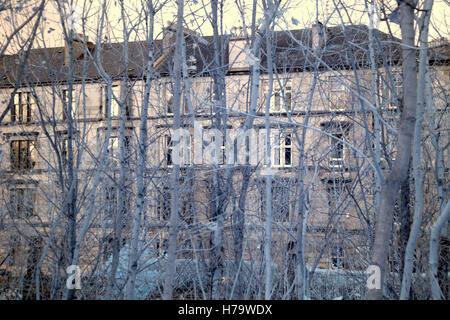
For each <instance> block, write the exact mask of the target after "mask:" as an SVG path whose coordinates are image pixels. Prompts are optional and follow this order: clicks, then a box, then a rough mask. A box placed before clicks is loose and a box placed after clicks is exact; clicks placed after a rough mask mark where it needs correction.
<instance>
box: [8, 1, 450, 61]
mask: <svg viewBox="0 0 450 320" xmlns="http://www.w3.org/2000/svg"><path fill="white" fill-rule="evenodd" d="M15 1H19V0H15ZM29 1H30V4H29V7H28V8H24V9H23V10H22V11H21V12H20V13H18V14H17V15H16V16H15V17H11V13H10V12H2V13H1V14H0V18H1V19H2V30H1V31H0V39H1V41H2V43H3V41H4V38H5V35H6V34H8V32H11V28H12V27H11V24H13V23H16V24H17V23H18V22H20V21H23V19H24V17H25V16H27V14H30V12H32V9H31V7H33V6H34V5H33V4H32V3H33V2H35V3H38V2H40V0H29ZM162 1H164V0H154V2H155V3H161V2H162ZM22 2H23V1H22ZM55 2H56V1H51V2H49V4H48V5H47V7H46V11H45V14H44V16H45V22H44V23H43V25H42V28H40V33H39V41H38V42H37V43H36V45H35V46H37V47H39V46H42V45H43V43H45V45H46V46H48V47H50V46H62V45H63V37H62V29H61V23H60V17H59V16H58V14H57V10H56V4H55ZM64 2H70V0H69V1H67V0H66V1H64ZM145 2H146V1H145V0H126V1H125V5H126V8H127V9H126V12H127V15H128V17H127V20H128V22H129V23H128V25H129V26H133V27H134V28H135V29H136V30H137V32H135V33H133V36H132V38H131V39H132V40H136V39H140V40H143V39H145V37H144V35H143V32H142V30H143V29H142V28H143V27H144V25H145V24H144V23H142V21H141V22H140V23H136V22H137V21H138V20H139V17H140V16H141V17H142V16H143V11H142V7H143V5H142V3H145ZM166 2H167V3H166V4H165V6H163V8H162V10H160V11H159V12H158V13H157V15H156V17H155V34H160V32H161V30H162V26H163V25H167V23H168V22H170V21H172V20H173V18H174V14H175V13H176V1H175V0H166ZM236 2H238V3H240V4H241V5H242V9H243V11H244V17H242V15H241V14H240V11H239V9H238V6H237V5H236ZM252 2H253V0H225V1H224V8H223V11H224V20H223V25H224V31H225V32H226V33H227V32H229V31H230V29H231V28H232V27H235V26H242V25H243V24H244V21H245V24H246V25H250V24H251V6H252ZM259 2H261V1H259ZM336 2H339V1H338V0H336ZM341 2H343V3H345V7H346V10H340V11H339V12H340V13H341V15H342V16H343V17H342V19H343V21H344V23H349V20H350V19H351V21H352V22H353V23H355V24H358V23H362V24H368V22H369V17H368V14H367V12H366V11H365V5H364V3H365V2H364V0H342V1H341ZM102 3H103V0H92V1H87V0H73V8H74V14H72V15H70V13H69V12H67V15H68V16H70V17H71V18H69V19H68V21H69V22H72V23H73V25H74V28H75V30H76V31H77V32H81V24H82V21H83V19H84V21H86V33H87V35H88V36H89V38H90V39H91V40H94V41H95V40H96V39H97V35H96V34H97V28H98V21H99V12H100V8H101V5H102ZM282 3H283V4H284V7H283V9H282V10H281V14H280V15H279V17H278V18H277V20H276V22H277V23H276V29H286V28H289V29H298V28H307V27H310V26H311V24H312V23H314V21H315V19H316V13H317V12H318V18H319V20H320V21H321V22H327V25H328V26H335V25H340V24H341V18H340V16H339V14H338V11H337V10H335V7H334V4H333V1H327V0H318V1H317V6H318V11H317V10H316V1H315V0H285V1H283V2H282ZM385 3H387V6H388V8H387V9H386V12H387V13H388V14H389V13H390V12H391V11H392V10H393V9H394V8H395V7H396V1H395V0H387V1H386V2H385ZM155 6H156V5H155ZM107 7H108V10H107V14H108V17H107V19H108V23H107V24H106V25H105V31H107V32H108V33H110V34H111V35H112V36H111V37H110V38H111V39H112V41H113V42H119V41H121V40H122V20H121V19H120V9H119V5H118V1H117V0H107ZM209 10H210V3H209V0H186V5H185V21H186V23H187V25H188V27H189V28H190V29H191V30H195V31H197V32H200V33H202V34H204V35H210V34H211V33H212V28H211V24H210V22H209V21H208V11H209ZM262 10H263V9H262V8H261V7H258V12H259V14H260V15H259V17H261V12H262ZM376 12H377V13H378V14H376V15H375V27H376V28H378V29H380V30H382V31H387V28H386V23H385V22H383V21H380V18H381V14H380V10H376ZM449 15H450V5H449V2H448V0H435V1H434V6H433V15H432V26H431V28H430V39H433V38H438V37H447V38H448V37H449V26H448V25H447V24H446V21H447V20H448V19H447V17H449ZM349 17H350V18H349ZM391 28H392V30H393V32H394V33H395V35H396V36H399V35H400V33H399V28H398V26H397V25H395V24H392V23H391ZM25 39H26V37H25V36H24V37H23V40H25ZM17 50H18V46H17V45H16V46H14V45H13V46H11V49H10V50H8V52H9V53H12V52H17Z"/></svg>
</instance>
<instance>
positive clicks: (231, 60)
mask: <svg viewBox="0 0 450 320" xmlns="http://www.w3.org/2000/svg"><path fill="white" fill-rule="evenodd" d="M374 36H375V38H376V39H377V41H378V42H377V45H375V47H374V52H375V53H374V58H373V59H374V62H375V66H374V67H373V69H371V60H370V54H369V51H370V50H369V29H368V28H367V27H366V26H362V25H356V26H346V27H345V28H343V27H339V26H338V27H326V26H323V25H320V24H318V25H314V26H312V27H311V28H308V29H302V30H290V31H276V32H275V33H274V34H273V37H271V38H270V39H269V41H270V43H271V46H272V51H271V55H272V59H270V58H269V57H268V52H269V49H270V48H268V43H269V42H265V41H263V46H262V50H261V55H260V56H259V57H254V56H253V55H252V54H251V51H250V49H249V41H250V39H249V38H247V37H245V36H244V35H243V34H235V35H230V36H223V37H222V38H221V39H220V40H221V43H222V44H223V50H222V51H221V52H220V53H219V58H220V61H221V63H220V64H219V68H218V70H217V69H214V66H215V64H214V54H213V50H212V49H211V48H213V41H214V39H213V37H202V36H199V35H196V34H194V33H192V32H189V31H188V30H186V33H185V41H186V60H185V63H186V67H187V70H188V73H189V77H188V80H187V81H188V83H189V84H190V90H189V94H188V96H186V92H187V90H186V86H185V84H186V83H184V84H183V99H182V102H181V121H182V125H181V126H182V128H183V133H184V136H183V139H182V142H183V143H180V145H179V146H180V147H181V148H180V149H177V145H176V144H175V143H174V142H173V141H172V140H173V134H174V132H173V82H172V81H171V79H172V78H171V74H172V72H173V70H172V67H171V62H172V53H173V50H171V48H173V46H174V39H173V33H172V34H171V31H170V30H169V29H168V30H166V33H165V38H164V39H163V40H156V41H155V46H154V48H155V53H154V57H155V58H156V59H155V60H156V61H155V64H154V67H155V68H154V78H155V79H154V80H153V81H152V88H151V93H150V97H149V114H148V120H147V123H148V131H149V133H148V157H147V160H148V161H147V172H146V183H147V184H148V186H147V202H146V207H145V216H144V221H143V230H144V233H145V239H146V240H147V243H148V244H149V247H151V248H152V249H154V250H155V255H158V254H161V253H163V252H164V250H165V246H166V239H167V230H168V218H169V215H170V203H171V202H170V201H171V199H170V194H171V193H170V188H171V184H170V181H171V180H170V179H169V177H170V175H171V168H172V165H173V162H174V161H175V160H174V159H175V156H176V155H175V152H178V151H179V152H180V158H181V172H182V178H181V181H180V186H181V188H180V190H181V193H180V228H179V239H180V240H179V256H180V258H186V259H192V257H193V256H194V255H193V252H195V253H196V254H197V253H198V252H200V251H202V249H201V248H210V246H211V241H212V240H211V232H212V230H214V227H215V226H217V217H216V210H217V208H220V207H221V203H219V202H220V201H223V199H219V200H216V199H213V198H212V196H211V195H215V194H220V192H219V193H217V190H213V189H214V188H219V189H220V190H222V191H223V190H225V186H227V185H228V184H230V183H231V185H232V186H234V187H233V188H232V191H231V190H229V191H230V192H229V195H228V196H227V197H226V206H224V218H223V219H224V221H223V225H224V233H223V235H224V236H223V240H224V241H223V247H224V249H223V252H222V254H223V257H221V259H222V260H225V261H229V260H230V261H231V260H233V259H234V257H233V252H234V251H233V250H234V249H235V247H236V245H242V246H243V250H244V255H245V260H246V261H255V259H258V258H257V257H259V258H261V256H262V255H263V254H262V250H263V248H264V245H263V243H264V234H265V232H264V224H265V216H266V208H267V206H266V199H265V192H266V187H265V181H266V179H267V172H266V171H265V170H266V169H267V163H268V161H267V160H268V159H267V157H266V156H265V145H266V140H265V139H266V127H265V115H266V112H265V110H266V106H267V108H268V109H269V113H270V114H269V118H270V132H271V135H270V140H271V161H270V162H271V166H272V169H273V172H274V175H273V182H272V214H273V240H274V241H273V248H272V253H273V258H274V262H275V263H277V264H279V265H288V264H289V263H290V262H289V261H292V259H294V260H295V259H296V253H297V248H296V245H295V244H296V241H297V235H298V231H299V230H298V228H299V225H298V218H299V216H298V215H299V194H303V199H304V210H303V211H302V212H303V217H304V218H305V219H307V223H305V224H304V225H305V231H306V234H307V235H306V238H305V239H306V241H305V244H304V245H305V252H306V261H307V264H308V267H311V266H314V267H315V268H322V269H345V270H364V269H365V268H366V267H367V259H368V248H369V246H370V243H371V232H372V231H371V230H372V225H371V224H372V223H373V221H374V219H373V216H374V214H375V212H374V210H373V206H374V201H376V197H375V179H376V178H375V175H374V170H375V169H374V163H373V160H372V159H373V158H372V156H371V154H370V152H369V149H368V147H367V140H366V137H367V134H376V133H377V132H378V134H379V135H380V139H381V140H382V141H383V150H380V151H379V152H380V154H381V155H380V159H379V160H380V162H379V163H378V166H379V168H380V170H383V171H384V170H388V169H389V167H390V164H391V162H392V160H393V159H395V150H394V149H393V144H392V142H393V139H394V138H393V135H392V134H391V132H390V131H395V128H396V125H397V123H398V119H399V114H400V111H401V110H399V107H400V109H401V90H402V77H401V59H400V57H401V54H400V46H399V40H398V39H395V38H392V37H391V36H389V35H387V34H384V33H382V32H380V31H378V30H374ZM127 45H128V60H127V61H125V60H124V55H123V50H124V44H123V43H104V44H101V45H98V46H97V45H96V44H94V43H91V42H89V41H88V39H85V38H84V37H82V36H77V37H74V40H73V43H72V46H71V50H70V51H71V52H72V57H73V60H71V55H70V54H69V49H68V48H69V47H66V48H63V47H59V48H45V49H33V50H31V52H30V56H29V58H28V62H27V64H26V65H24V64H22V61H23V59H24V55H23V54H17V55H12V56H4V57H2V58H1V60H0V70H1V71H0V75H1V76H2V79H1V80H0V87H1V89H0V101H1V105H2V107H1V109H0V110H1V111H2V112H4V110H6V108H7V107H8V105H9V106H10V110H9V111H8V113H7V115H6V117H5V118H4V119H3V121H2V122H1V124H0V201H1V202H0V203H1V205H0V210H1V211H0V219H1V220H0V230H1V233H0V241H1V246H2V248H4V249H3V251H2V252H3V253H2V255H1V256H0V259H3V257H6V258H5V259H9V260H8V261H10V262H5V263H4V266H6V265H8V263H9V265H23V266H26V265H27V263H26V261H22V262H18V261H15V260H14V259H25V260H27V259H28V265H36V263H37V261H39V258H37V257H40V255H41V253H42V250H43V249H44V247H45V245H46V243H47V240H48V238H49V237H53V238H54V243H55V244H54V245H52V246H50V248H49V252H48V254H47V256H48V258H47V260H46V261H47V263H48V268H49V269H51V268H53V267H51V266H54V265H57V266H58V267H60V268H62V267H64V266H65V265H66V264H67V260H65V259H67V257H61V255H63V252H64V248H66V247H67V245H68V244H67V234H66V232H67V231H66V225H65V223H64V221H65V219H67V218H68V216H67V212H66V211H67V210H68V209H67V206H66V205H65V203H66V202H68V201H69V199H68V198H67V194H68V190H70V188H76V190H77V191H76V197H77V201H76V207H75V208H74V209H73V210H74V212H75V213H76V217H77V219H78V222H77V223H78V224H79V227H80V228H81V225H82V223H83V221H85V220H84V219H86V216H87V213H88V212H89V210H92V212H93V215H92V218H91V220H90V229H89V232H88V233H87V234H86V239H85V241H84V242H83V245H82V248H81V251H82V254H81V255H80V265H84V268H86V269H89V270H91V268H92V266H93V264H95V262H97V261H100V262H101V263H104V262H105V261H107V260H108V259H109V256H110V252H111V250H112V245H111V243H112V241H113V239H114V232H113V229H114V223H115V218H116V217H117V214H118V208H119V207H120V206H119V205H118V201H119V199H118V197H119V195H118V181H119V179H120V176H121V175H122V176H123V172H122V173H121V171H120V168H121V165H120V159H119V158H120V150H121V147H123V149H124V154H125V157H124V161H125V165H124V166H122V169H123V170H124V172H125V181H124V183H125V186H126V191H125V194H126V196H125V199H122V200H123V204H124V206H125V210H124V213H125V215H124V219H123V221H124V225H123V227H124V231H123V233H122V236H123V240H122V241H121V245H126V244H127V243H128V240H129V235H130V226H131V217H132V214H133V210H134V209H135V199H136V183H135V177H136V166H137V154H138V144H137V138H138V137H139V132H140V131H139V125H140V113H141V107H142V102H143V99H144V92H145V72H144V68H145V66H146V64H147V61H148V43H146V42H130V43H128V44H127ZM439 48H446V49H443V51H442V52H440V53H439V52H438V51H437V50H435V51H433V54H434V55H430V57H432V59H434V60H435V62H436V63H435V66H434V67H433V68H435V69H433V70H434V72H435V73H434V74H439V75H438V76H437V78H438V79H442V81H444V83H443V86H444V89H445V90H447V91H448V82H449V72H450V71H449V67H448V63H447V62H448V44H444V45H441V46H439ZM99 49H100V53H99V54H98V52H97V50H99ZM97 54H98V55H97ZM99 62H101V63H99ZM269 62H270V63H269ZM258 63H259V64H260V66H261V76H260V83H259V88H258V90H259V95H258V96H259V98H258V101H257V109H256V113H255V114H254V115H252V116H251V117H252V119H253V125H252V130H251V131H246V132H243V131H241V132H240V131H238V130H239V129H240V128H242V126H243V124H244V122H245V121H246V119H247V118H248V114H249V100H250V90H251V87H250V77H249V75H250V74H251V71H252V68H253V67H254V65H255V64H258ZM100 65H101V67H100ZM23 66H24V68H22V67H23ZM386 68H388V69H389V70H390V72H389V73H387V72H386ZM101 69H103V70H104V72H105V73H106V74H107V75H108V76H109V77H110V78H111V81H112V82H111V85H110V86H108V82H107V81H106V77H105V76H104V75H103V76H102V72H103V71H102V70H101ZM68 70H73V72H72V73H68ZM270 70H273V73H272V74H271V72H270ZM220 72H223V73H224V74H225V88H226V89H225V90H226V92H225V96H226V99H225V105H223V106H222V107H221V106H220V105H218V99H217V97H216V96H215V87H214V82H213V76H214V74H215V73H216V74H217V73H220ZM371 72H375V75H376V78H375V79H373V81H374V82H372V77H371ZM441 74H442V76H441ZM270 77H272V78H273V84H272V96H271V100H270V103H269V104H268V105H266V99H267V92H268V90H269V86H270V81H269V79H270ZM124 79H126V83H125V81H124ZM371 88H373V90H371ZM108 89H110V92H111V93H112V95H108ZM108 99H111V101H108ZM374 99H375V101H376V104H375V105H376V109H375V107H373V105H374ZM108 105H109V106H110V109H109V110H107V109H108V108H107V106H108ZM221 108H222V111H220V110H221ZM445 108H446V107H445ZM218 110H219V111H218ZM108 111H109V112H108ZM374 111H376V112H374ZM108 114H109V115H110V121H108ZM225 114H226V118H223V119H225V120H223V121H222V122H221V121H219V117H224V115H225ZM374 114H377V115H378V116H376V117H374ZM122 120H123V121H122ZM69 123H70V126H69ZM194 123H195V126H194ZM381 126H382V127H383V129H379V128H380V127H381ZM195 127H196V128H199V129H200V131H201V133H198V131H197V132H196V131H195ZM304 128H307V130H304ZM121 129H122V130H123V135H124V139H123V141H124V143H123V144H121V143H120V140H121V139H120V137H121ZM214 130H218V131H219V132H221V133H231V134H234V135H235V136H234V138H233V139H229V140H227V139H222V141H221V142H220V141H217V140H216V139H217V136H215V135H214V133H215V132H217V131H214ZM233 130H234V131H233ZM377 130H379V131H377ZM108 136H109V139H108V142H107V144H108V145H107V148H108V149H107V153H106V157H107V159H106V161H105V163H104V167H103V168H101V171H100V177H101V178H100V184H99V187H98V190H97V192H96V195H95V202H94V204H93V208H91V209H90V192H92V189H91V188H92V186H93V185H94V184H95V177H96V176H97V174H98V168H99V163H102V162H101V158H100V154H101V150H102V147H103V146H105V143H104V142H105V141H106V140H105V138H106V137H108ZM199 139H200V140H201V141H203V143H200V147H199V148H198V147H196V146H198V145H196V143H198V141H199ZM299 139H300V140H299ZM384 139H385V140H384ZM302 141H304V142H303V144H302ZM215 143H217V147H216V148H212V149H211V148H210V149H208V146H209V147H211V145H214V144H215ZM214 146H215V145H214ZM372 148H374V146H372ZM69 154H73V157H72V158H71V159H69ZM207 155H208V156H209V158H208V156H207ZM211 157H212V158H214V157H216V158H215V159H216V162H215V163H213V164H211V163H209V162H208V161H209V160H210V159H211ZM69 162H70V164H69ZM68 166H71V167H72V169H71V170H70V172H69V170H68V169H67V168H68ZM227 170H231V172H232V175H231V178H230V179H229V180H227V179H226V172H227ZM244 173H245V174H248V175H249V176H250V179H249V183H248V186H246V188H243V187H242V186H241V184H242V182H243V179H244V178H245V177H244ZM71 176H75V177H76V178H75V179H71ZM300 177H301V178H300ZM217 179H219V180H220V181H217ZM299 179H301V180H299ZM300 188H302V190H303V191H300V190H301V189H300ZM242 190H244V191H245V190H246V191H247V192H246V199H245V200H246V201H245V203H240V200H242V199H241V196H242ZM218 201H219V202H218ZM239 212H245V214H244V216H245V222H244V224H243V227H244V229H243V230H241V231H242V232H244V236H243V238H242V239H243V243H242V242H241V243H240V244H239V242H236V241H237V240H236V235H235V226H236V223H237V222H236V219H237V218H239V217H240V215H239ZM58 219H60V220H58ZM55 221H61V222H60V223H58V226H57V227H56V229H55V230H52V227H53V226H54V225H55ZM78 232H79V230H78ZM143 237H144V236H143ZM193 238H195V239H194V240H193ZM18 242H20V243H21V244H22V245H18V244H17V243H18ZM20 248H22V249H20ZM20 250H22V251H20ZM23 250H24V251H23ZM27 250H28V251H27ZM19 251H20V252H22V253H25V254H18V252H19ZM33 252H34V253H33ZM198 254H199V253H198ZM13 260H14V261H13ZM0 263H1V261H0ZM0 268H2V266H1V265H0ZM25 269H26V267H25ZM44 269H45V266H44ZM48 271H49V272H50V270H48ZM291 271H292V270H291ZM224 278H226V276H225V275H224Z"/></svg>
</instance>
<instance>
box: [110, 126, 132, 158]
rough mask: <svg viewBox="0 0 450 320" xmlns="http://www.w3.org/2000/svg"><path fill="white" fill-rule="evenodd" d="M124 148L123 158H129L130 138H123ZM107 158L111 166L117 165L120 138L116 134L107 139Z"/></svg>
mask: <svg viewBox="0 0 450 320" xmlns="http://www.w3.org/2000/svg"><path fill="white" fill-rule="evenodd" d="M124 144H125V145H124V148H125V157H127V156H129V153H130V137H129V136H125V137H124ZM108 156H109V157H108V158H109V162H110V164H112V165H118V164H119V156H120V136H119V135H118V133H117V132H115V134H112V135H111V136H110V138H109V146H108Z"/></svg>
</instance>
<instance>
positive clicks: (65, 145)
mask: <svg viewBox="0 0 450 320" xmlns="http://www.w3.org/2000/svg"><path fill="white" fill-rule="evenodd" d="M61 156H62V162H63V164H67V161H68V159H69V139H68V138H67V137H63V138H62V142H61Z"/></svg>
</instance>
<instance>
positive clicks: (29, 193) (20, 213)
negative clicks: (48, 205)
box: [10, 188, 36, 218]
mask: <svg viewBox="0 0 450 320" xmlns="http://www.w3.org/2000/svg"><path fill="white" fill-rule="evenodd" d="M10 196H11V199H10V200H11V209H12V212H11V213H12V214H13V216H14V217H15V218H29V217H31V216H33V215H34V202H35V197H36V192H35V189H34V188H12V189H10Z"/></svg>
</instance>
